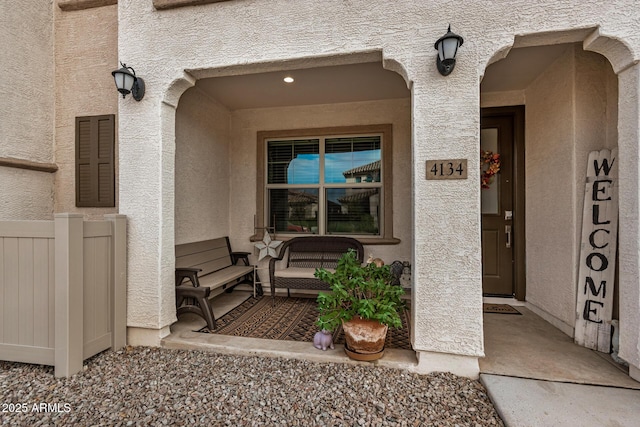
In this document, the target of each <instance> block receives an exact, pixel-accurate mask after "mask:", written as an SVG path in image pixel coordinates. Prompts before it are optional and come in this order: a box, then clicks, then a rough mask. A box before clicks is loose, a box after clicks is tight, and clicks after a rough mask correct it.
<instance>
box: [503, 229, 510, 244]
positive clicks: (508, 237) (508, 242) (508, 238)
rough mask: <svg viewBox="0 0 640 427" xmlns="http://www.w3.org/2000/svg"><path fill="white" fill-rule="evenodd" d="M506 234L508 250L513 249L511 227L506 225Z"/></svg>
mask: <svg viewBox="0 0 640 427" xmlns="http://www.w3.org/2000/svg"><path fill="white" fill-rule="evenodd" d="M504 232H505V234H506V235H507V244H506V246H507V248H511V226H510V225H505V226H504Z"/></svg>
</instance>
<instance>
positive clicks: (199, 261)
mask: <svg viewBox="0 0 640 427" xmlns="http://www.w3.org/2000/svg"><path fill="white" fill-rule="evenodd" d="M175 250H176V309H177V313H176V314H177V316H180V315H182V314H184V313H194V314H197V315H198V316H200V317H202V318H203V319H204V320H205V321H206V322H207V327H208V328H209V329H210V330H213V329H216V319H215V317H214V315H213V310H212V309H211V304H210V302H209V298H210V297H212V296H213V295H211V291H212V290H213V289H217V288H223V289H227V290H228V291H231V289H232V288H233V287H234V286H236V285H238V284H240V283H249V284H251V285H252V286H253V285H254V283H255V282H254V277H253V274H254V267H253V266H251V265H249V252H232V251H231V245H230V244H229V238H228V237H220V238H218V239H211V240H204V241H200V242H193V243H185V244H182V245H176V247H175ZM257 291H258V293H259V294H262V287H261V286H259V287H258V289H257Z"/></svg>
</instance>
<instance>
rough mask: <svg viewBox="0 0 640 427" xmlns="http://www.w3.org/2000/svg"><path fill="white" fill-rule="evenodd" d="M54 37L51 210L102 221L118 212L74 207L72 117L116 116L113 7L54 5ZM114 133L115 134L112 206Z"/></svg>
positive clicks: (116, 25) (116, 29)
mask: <svg viewBox="0 0 640 427" xmlns="http://www.w3.org/2000/svg"><path fill="white" fill-rule="evenodd" d="M55 37H56V43H55V52H56V55H55V66H56V73H55V94H56V102H55V122H56V126H55V141H56V144H55V157H56V163H57V164H58V168H59V169H58V172H57V173H56V180H55V195H56V197H55V211H56V212H80V213H83V214H85V215H86V216H87V217H88V218H101V217H102V215H103V214H106V213H115V212H117V207H113V208H76V198H75V197H76V192H75V170H76V167H75V118H76V117H80V116H96V115H104V114H116V113H117V110H118V97H119V95H118V93H117V91H116V89H115V85H114V83H113V77H112V76H111V71H113V70H115V69H116V68H119V64H118V50H117V48H118V6H117V5H112V6H104V7H96V8H91V9H85V10H78V11H71V12H64V11H61V10H60V9H59V8H58V7H57V6H56V7H55ZM130 99H131V97H130V96H129V100H130ZM116 128H117V124H116ZM117 134H118V132H117V131H116V146H115V153H116V156H115V157H116V162H115V169H116V171H115V173H116V206H117V204H118V156H117V152H118V145H117Z"/></svg>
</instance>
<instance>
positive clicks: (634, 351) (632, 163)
mask: <svg viewBox="0 0 640 427" xmlns="http://www.w3.org/2000/svg"><path fill="white" fill-rule="evenodd" d="M618 88H619V90H618V159H619V162H620V163H619V164H618V168H619V169H618V174H619V175H618V176H619V190H618V191H619V197H618V199H619V209H620V214H619V229H620V233H619V242H618V245H619V264H620V278H619V283H620V352H619V356H620V357H621V358H622V359H624V360H626V361H627V362H629V375H631V377H633V378H634V379H636V380H638V381H640V281H639V280H638V274H639V272H640V245H639V242H640V220H639V215H638V214H639V212H640V207H639V204H640V174H639V170H640V151H639V149H638V144H639V142H640V122H639V117H640V105H639V103H640V100H639V99H640V65H638V64H635V65H633V66H631V67H629V68H627V69H625V70H624V71H621V72H620V73H619V74H618Z"/></svg>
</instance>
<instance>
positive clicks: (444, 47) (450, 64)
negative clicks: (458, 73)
mask: <svg viewBox="0 0 640 427" xmlns="http://www.w3.org/2000/svg"><path fill="white" fill-rule="evenodd" d="M463 42H464V40H463V39H462V37H460V36H459V35H457V34H454V33H452V32H451V25H449V29H448V30H447V34H445V35H444V36H442V37H440V38H439V39H438V41H437V42H436V44H435V45H434V47H435V48H436V50H437V51H438V57H437V59H436V65H437V66H438V71H440V74H442V75H443V76H448V75H449V74H451V72H452V71H453V68H454V67H455V66H456V53H458V48H459V47H460V46H462V43H463Z"/></svg>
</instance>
